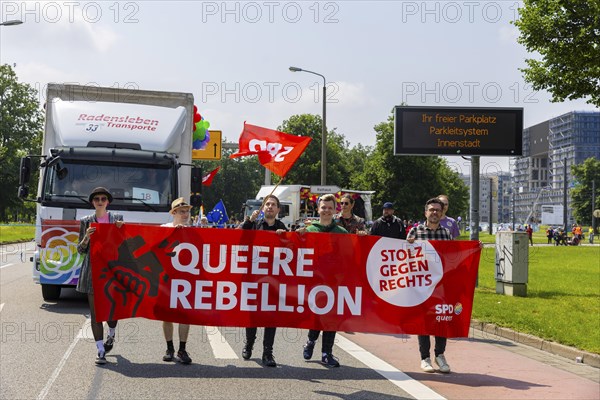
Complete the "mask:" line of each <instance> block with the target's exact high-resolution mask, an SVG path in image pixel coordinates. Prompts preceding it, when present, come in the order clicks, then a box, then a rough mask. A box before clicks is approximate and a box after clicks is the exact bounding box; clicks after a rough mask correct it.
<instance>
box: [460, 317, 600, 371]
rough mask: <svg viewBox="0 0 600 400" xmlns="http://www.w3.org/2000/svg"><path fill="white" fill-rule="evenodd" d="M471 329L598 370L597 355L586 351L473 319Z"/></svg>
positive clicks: (599, 362)
mask: <svg viewBox="0 0 600 400" xmlns="http://www.w3.org/2000/svg"><path fill="white" fill-rule="evenodd" d="M471 328H473V329H477V330H479V331H482V332H485V333H490V334H492V335H496V336H499V337H502V338H504V339H508V340H511V341H513V342H516V343H520V344H524V345H527V346H531V347H533V348H536V349H538V350H542V351H545V352H548V353H552V354H555V355H557V356H560V357H564V358H567V359H569V360H571V361H575V362H577V363H583V364H586V365H589V366H591V367H595V368H600V355H599V354H594V353H589V352H587V351H583V350H579V349H576V348H574V347H569V346H565V345H563V344H559V343H556V342H552V341H549V340H545V339H542V338H539V337H537V336H533V335H529V334H527V333H522V332H517V331H513V330H512V329H508V328H502V327H500V326H498V325H495V324H491V323H487V322H481V321H477V320H474V319H473V320H471Z"/></svg>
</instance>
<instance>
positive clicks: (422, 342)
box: [406, 198, 452, 374]
mask: <svg viewBox="0 0 600 400" xmlns="http://www.w3.org/2000/svg"><path fill="white" fill-rule="evenodd" d="M443 213H444V203H443V202H442V200H440V199H439V198H434V199H429V200H427V202H426V203H425V222H424V223H423V224H419V225H417V226H416V227H413V228H411V230H410V232H408V236H407V238H406V241H407V242H408V243H414V242H415V239H417V240H452V235H451V234H450V231H449V230H448V229H447V228H444V227H443V226H441V225H440V219H441V216H442V215H443ZM446 342H447V339H446V338H445V337H441V336H436V337H435V350H434V351H435V363H436V364H437V366H438V368H439V370H440V372H443V373H445V374H447V373H449V372H450V366H449V365H448V363H447V362H446V358H445V356H444V351H445V350H446ZM430 350H431V341H430V338H429V335H419V352H420V353H421V369H422V370H423V371H425V372H435V368H433V366H432V365H431V357H430Z"/></svg>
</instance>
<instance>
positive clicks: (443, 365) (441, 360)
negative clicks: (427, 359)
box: [435, 354, 450, 374]
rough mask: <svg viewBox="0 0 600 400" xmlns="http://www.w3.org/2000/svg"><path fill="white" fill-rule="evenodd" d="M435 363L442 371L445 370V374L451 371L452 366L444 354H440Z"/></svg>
mask: <svg viewBox="0 0 600 400" xmlns="http://www.w3.org/2000/svg"><path fill="white" fill-rule="evenodd" d="M435 363H436V364H437V366H438V367H439V370H440V372H443V373H444V374H449V373H450V366H449V365H448V362H446V357H444V355H443V354H440V355H439V356H437V357H436V358H435Z"/></svg>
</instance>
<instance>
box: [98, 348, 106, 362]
mask: <svg viewBox="0 0 600 400" xmlns="http://www.w3.org/2000/svg"><path fill="white" fill-rule="evenodd" d="M105 355H106V352H100V351H99V352H98V355H97V356H96V364H98V365H104V364H106V357H105Z"/></svg>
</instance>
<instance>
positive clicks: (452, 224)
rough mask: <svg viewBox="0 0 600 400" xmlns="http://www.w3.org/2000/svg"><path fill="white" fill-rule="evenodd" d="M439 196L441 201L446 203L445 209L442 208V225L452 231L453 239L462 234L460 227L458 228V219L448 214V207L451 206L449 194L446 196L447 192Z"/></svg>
mask: <svg viewBox="0 0 600 400" xmlns="http://www.w3.org/2000/svg"><path fill="white" fill-rule="evenodd" d="M437 198H438V199H440V201H441V202H442V203H443V204H444V209H443V210H442V215H441V218H440V225H441V226H443V227H444V228H446V229H448V230H449V231H450V234H451V235H452V239H456V238H457V237H459V236H460V229H459V228H458V224H457V223H456V220H455V219H454V218H450V217H449V216H447V215H446V213H447V212H448V208H449V207H450V205H449V204H450V202H449V201H448V196H446V195H445V194H440V195H439V196H438V197H437Z"/></svg>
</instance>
